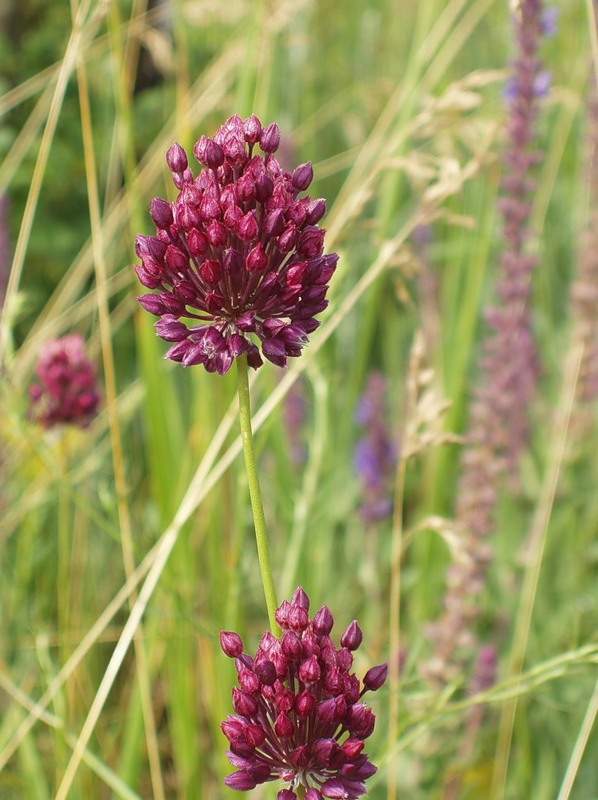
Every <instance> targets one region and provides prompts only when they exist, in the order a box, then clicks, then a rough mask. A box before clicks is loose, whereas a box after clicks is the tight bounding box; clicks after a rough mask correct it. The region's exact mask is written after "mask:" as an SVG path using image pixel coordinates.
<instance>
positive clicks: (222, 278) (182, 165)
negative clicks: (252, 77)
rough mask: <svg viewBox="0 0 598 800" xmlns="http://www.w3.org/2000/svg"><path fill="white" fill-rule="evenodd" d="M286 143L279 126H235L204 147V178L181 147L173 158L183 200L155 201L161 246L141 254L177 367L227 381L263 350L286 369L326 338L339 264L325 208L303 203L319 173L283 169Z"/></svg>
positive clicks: (149, 242) (151, 242)
mask: <svg viewBox="0 0 598 800" xmlns="http://www.w3.org/2000/svg"><path fill="white" fill-rule="evenodd" d="M279 142H280V133H279V130H278V126H277V125H276V124H274V123H273V124H271V125H268V126H267V127H266V128H262V125H261V123H260V121H259V120H258V119H257V117H255V116H251V117H248V119H246V120H242V119H241V118H240V117H238V116H233V117H231V118H230V119H229V120H227V121H226V122H225V123H224V125H223V126H222V127H221V128H220V129H219V130H218V132H217V133H216V134H215V136H214V138H213V139H209V138H207V137H205V136H202V137H201V138H200V139H199V141H197V142H196V143H195V145H194V147H193V154H194V156H195V158H196V159H197V161H198V162H199V163H200V164H201V165H202V167H203V169H201V170H200V171H199V174H198V175H197V177H194V176H193V173H192V171H191V169H190V168H189V166H188V161H187V155H186V153H185V151H184V150H183V148H182V147H181V146H180V145H179V144H176V143H175V144H173V145H172V147H171V148H170V149H169V150H168V152H167V154H166V161H167V164H168V167H169V169H170V171H171V173H172V176H173V180H174V183H175V186H176V187H177V189H178V190H179V194H178V197H177V198H176V200H175V201H174V202H172V203H169V202H167V201H166V200H162V199H160V198H155V199H154V200H152V202H151V207H150V214H151V217H152V219H153V221H154V223H155V224H156V228H157V231H156V236H138V237H137V240H136V247H135V251H136V253H137V255H138V256H139V258H140V259H141V264H140V265H137V266H136V267H135V269H136V272H137V275H138V277H139V280H140V281H141V283H142V284H143V285H144V286H146V287H147V288H148V289H152V290H157V293H156V294H145V295H142V296H141V297H139V302H140V303H141V305H142V306H143V307H144V308H145V309H146V310H147V311H149V312H150V313H151V314H154V315H156V316H158V317H160V319H159V320H158V322H156V326H155V327H156V330H157V333H158V336H161V337H162V339H165V340H166V341H167V342H173V345H172V347H171V348H170V349H169V350H168V352H167V353H166V357H167V358H170V359H172V360H173V361H179V362H182V363H183V365H185V366H191V365H193V364H203V366H204V367H205V368H206V369H207V370H208V371H209V372H218V373H220V374H224V373H225V372H227V370H228V369H229V368H230V366H231V364H232V362H233V360H234V358H235V357H236V356H239V355H241V354H243V353H245V354H247V361H248V363H249V365H250V366H251V367H253V368H257V367H259V366H260V365H261V364H262V363H263V362H262V358H261V355H260V350H259V349H258V346H257V345H256V341H259V342H260V344H261V353H262V354H263V355H264V356H265V357H266V358H267V359H268V360H269V361H272V362H273V363H274V364H277V365H279V366H285V365H286V362H287V358H288V357H289V356H299V355H300V354H301V349H302V348H303V346H304V345H305V344H306V342H307V337H308V334H310V333H311V332H312V331H314V330H315V329H316V328H317V327H318V325H319V322H318V321H317V320H316V319H315V317H316V314H318V313H319V312H321V311H323V310H324V309H325V308H326V306H327V301H326V299H325V298H326V292H327V290H328V281H329V280H330V277H331V276H332V274H333V272H334V269H335V267H336V262H337V260H338V256H337V255H336V254H335V253H332V254H330V255H325V254H324V230H323V229H322V228H320V227H319V226H318V222H319V221H320V220H321V218H322V217H323V215H324V212H325V210H326V204H325V201H324V200H321V199H316V200H312V199H311V198H310V197H309V196H301V197H300V194H301V193H302V192H304V191H305V190H306V189H307V187H308V186H309V184H310V183H311V180H312V177H313V170H312V167H311V164H309V163H306V164H301V165H300V166H298V167H297V168H296V169H295V170H294V171H293V172H292V173H289V172H286V171H285V170H283V169H282V168H281V166H280V164H279V163H278V161H277V160H276V158H275V157H274V155H273V154H274V152H275V151H276V150H277V148H278V145H279ZM258 150H259V151H261V152H258ZM182 319H185V320H189V321H190V324H189V323H186V322H183V321H181V320H182Z"/></svg>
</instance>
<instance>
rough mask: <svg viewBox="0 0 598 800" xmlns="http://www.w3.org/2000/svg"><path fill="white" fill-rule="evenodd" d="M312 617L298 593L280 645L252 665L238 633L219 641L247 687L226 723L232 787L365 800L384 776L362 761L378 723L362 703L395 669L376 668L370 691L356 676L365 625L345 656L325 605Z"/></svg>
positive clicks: (349, 635)
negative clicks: (262, 786)
mask: <svg viewBox="0 0 598 800" xmlns="http://www.w3.org/2000/svg"><path fill="white" fill-rule="evenodd" d="M308 611H309V599H308V597H307V595H306V593H305V592H304V591H303V589H301V588H299V589H297V591H296V592H295V594H294V595H293V598H292V600H291V602H290V603H289V602H287V601H285V602H283V603H282V605H280V606H279V607H278V609H277V611H276V621H277V622H278V624H279V625H280V627H281V629H282V631H283V633H282V635H281V637H280V639H279V638H277V637H275V636H274V635H273V634H272V633H270V632H267V633H265V634H264V635H263V636H262V638H261V640H260V644H259V647H258V649H257V652H256V654H255V656H254V657H253V658H252V657H251V656H249V655H247V654H246V653H244V652H243V642H242V641H241V638H240V637H239V636H238V634H236V633H233V632H230V631H224V632H222V633H221V634H220V643H221V646H222V649H223V651H224V653H225V654H226V655H227V656H229V657H230V658H234V659H235V666H236V668H237V672H238V683H239V687H238V688H234V689H233V692H232V694H233V708H234V710H235V712H236V713H235V714H230V715H229V716H228V717H227V719H226V720H225V721H224V722H223V723H222V730H223V732H224V735H225V736H226V738H227V739H228V741H229V742H230V751H229V752H228V753H227V756H228V759H229V761H230V762H231V764H232V765H233V766H234V767H236V768H237V771H236V772H233V773H232V774H231V775H229V776H228V777H227V778H226V779H225V783H226V785H227V786H229V787H231V788H232V789H237V790H239V791H248V790H250V789H253V788H255V786H256V785H257V784H259V783H265V782H266V781H271V780H277V779H280V780H281V781H284V782H287V783H288V784H289V787H288V788H285V789H281V790H280V791H279V792H278V795H277V797H278V800H297V797H304V798H305V800H322V798H348V800H352V799H353V798H358V797H361V796H362V795H363V794H365V791H366V789H365V784H364V781H365V780H366V778H369V777H370V776H371V775H373V774H374V773H375V772H376V767H375V766H374V765H373V764H372V763H371V761H369V759H368V757H367V755H366V754H365V753H364V752H363V747H364V740H365V739H367V737H368V736H369V735H370V734H371V733H372V731H373V730H374V723H375V718H374V714H373V713H372V711H371V709H370V708H369V707H368V706H367V705H366V704H365V703H362V702H360V700H361V697H362V696H363V694H364V693H365V692H366V691H375V690H377V689H379V688H380V687H381V686H382V684H383V683H384V681H385V680H386V675H387V672H388V667H387V665H386V664H380V665H379V666H376V667H372V668H371V669H370V670H369V671H368V672H367V673H366V675H365V677H364V679H363V688H362V687H361V686H360V682H359V680H358V678H357V677H356V676H355V674H354V673H352V672H351V671H350V670H351V666H352V663H353V656H352V652H353V651H354V650H357V648H358V647H359V646H360V644H361V640H362V633H361V630H360V628H359V625H358V624H357V622H355V621H353V622H351V624H350V625H349V626H348V627H347V629H346V631H345V632H344V634H343V635H342V636H341V640H340V644H341V646H340V648H339V649H337V648H336V647H335V646H334V644H333V642H332V640H331V638H330V635H329V634H330V631H331V630H332V626H333V622H334V620H333V618H332V614H331V613H330V611H329V610H328V608H327V607H326V606H322V608H321V609H320V610H319V611H318V612H317V613H316V614H315V615H314V616H313V618H312V619H311V620H310V619H309V616H308Z"/></svg>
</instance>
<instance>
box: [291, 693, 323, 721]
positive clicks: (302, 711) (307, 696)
mask: <svg viewBox="0 0 598 800" xmlns="http://www.w3.org/2000/svg"><path fill="white" fill-rule="evenodd" d="M317 702H318V701H317V700H316V697H315V695H314V694H313V693H312V692H310V691H309V690H308V689H304V690H303V691H302V692H299V694H298V695H297V697H296V698H295V711H296V712H297V716H299V717H301V718H305V717H308V716H309V715H310V714H311V712H312V711H313V710H314V708H315V707H316V703H317Z"/></svg>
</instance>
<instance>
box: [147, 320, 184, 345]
mask: <svg viewBox="0 0 598 800" xmlns="http://www.w3.org/2000/svg"><path fill="white" fill-rule="evenodd" d="M154 327H155V329H156V332H157V334H158V336H160V337H161V338H162V339H164V340H165V341H167V342H181V341H182V340H183V339H186V338H187V334H188V330H187V326H186V325H184V324H183V323H182V322H179V321H178V320H177V319H175V317H173V315H172V314H164V316H163V317H162V318H161V319H159V320H158V321H157V322H156V323H155V324H154Z"/></svg>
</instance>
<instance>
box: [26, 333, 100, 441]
mask: <svg viewBox="0 0 598 800" xmlns="http://www.w3.org/2000/svg"><path fill="white" fill-rule="evenodd" d="M35 374H36V375H37V377H38V379H39V383H34V384H32V386H30V388H29V397H30V400H31V416H32V418H33V419H35V420H37V422H39V423H40V424H41V425H43V426H44V427H45V428H50V427H53V426H54V425H61V424H70V425H78V426H80V427H86V426H87V425H89V424H90V422H91V421H92V419H93V418H94V417H95V415H96V413H97V408H98V403H99V399H100V396H99V393H98V389H97V383H96V376H95V371H94V368H93V365H92V364H91V362H90V361H89V360H88V358H87V355H86V353H85V345H84V343H83V338H82V337H81V336H79V334H72V335H70V336H63V337H62V338H61V339H54V340H53V341H50V342H48V343H47V344H46V345H44V347H43V348H42V349H41V351H40V355H39V360H38V363H37V368H36V370H35Z"/></svg>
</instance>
